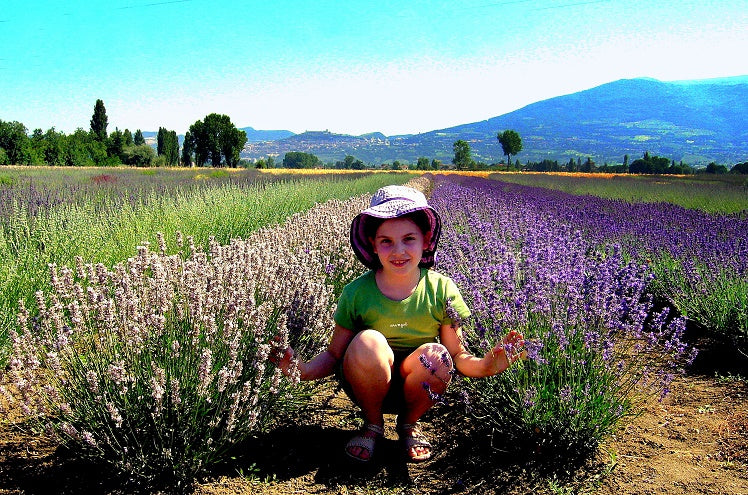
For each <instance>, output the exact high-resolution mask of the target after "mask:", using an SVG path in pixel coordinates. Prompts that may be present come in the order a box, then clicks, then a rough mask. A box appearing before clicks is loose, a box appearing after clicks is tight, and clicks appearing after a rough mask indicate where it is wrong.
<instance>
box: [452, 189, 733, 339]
mask: <svg viewBox="0 0 748 495" xmlns="http://www.w3.org/2000/svg"><path fill="white" fill-rule="evenodd" d="M456 180H459V181H460V182H462V183H463V184H464V185H465V186H466V187H471V188H474V189H475V190H476V191H478V193H479V194H481V195H483V196H484V197H493V196H498V197H500V198H501V201H503V202H504V203H506V204H507V205H509V204H514V205H516V208H521V209H530V210H532V211H535V212H537V213H538V214H539V215H542V216H543V217H544V218H547V219H548V220H549V221H552V222H553V224H554V226H555V227H554V228H565V229H571V230H573V231H575V232H578V233H579V234H578V235H580V236H581V237H582V238H583V239H584V241H585V242H588V243H590V244H591V245H611V244H617V245H619V246H620V248H621V249H622V250H623V253H624V255H625V256H626V257H627V258H630V259H633V260H636V261H637V262H640V263H646V264H647V265H649V266H650V267H651V268H652V270H653V272H654V273H656V275H657V277H656V278H655V279H654V280H652V281H651V283H650V285H649V290H650V291H651V292H652V293H653V294H654V295H655V296H657V297H658V298H661V299H663V300H665V301H667V302H668V303H669V304H670V305H672V306H673V307H674V308H676V309H677V310H678V311H679V312H681V313H682V314H683V315H685V316H686V317H688V318H689V319H690V320H692V321H694V322H695V323H697V324H700V325H701V326H703V327H705V328H707V329H711V330H713V331H716V332H721V333H723V334H725V335H727V336H728V337H729V338H733V339H734V340H736V341H737V343H738V345H739V346H746V344H747V343H748V216H746V215H744V214H730V215H719V214H709V213H705V212H702V211H698V210H691V209H686V208H682V207H680V206H676V205H673V204H670V203H629V202H626V201H622V200H609V199H604V198H599V197H595V196H575V195H571V194H567V193H564V192H560V191H554V190H549V189H544V188H535V187H528V186H521V185H515V184H506V183H499V182H494V181H488V180H482V179H479V178H462V179H456ZM501 228H502V229H508V230H513V229H516V228H517V227H516V226H515V225H511V224H507V223H506V222H505V223H504V224H503V225H502V226H501ZM743 348H744V349H745V347H743Z"/></svg>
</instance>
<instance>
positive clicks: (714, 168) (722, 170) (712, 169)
mask: <svg viewBox="0 0 748 495" xmlns="http://www.w3.org/2000/svg"><path fill="white" fill-rule="evenodd" d="M705 173H707V174H726V173H727V167H725V166H724V165H717V164H716V163H714V162H711V163H710V164H709V165H707V166H706V170H705Z"/></svg>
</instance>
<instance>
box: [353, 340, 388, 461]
mask: <svg viewBox="0 0 748 495" xmlns="http://www.w3.org/2000/svg"><path fill="white" fill-rule="evenodd" d="M394 360H395V356H394V354H393V353H392V349H391V348H390V346H389V344H388V343H387V339H385V338H384V335H382V334H381V333H379V332H377V331H376V330H364V331H362V332H359V333H358V334H357V335H356V336H355V337H354V338H353V340H352V341H351V343H350V344H349V345H348V349H347V350H346V351H345V356H344V357H343V376H344V377H345V380H346V381H347V382H348V383H349V384H350V386H351V389H352V390H353V396H354V397H355V401H356V404H358V406H359V407H360V408H361V412H362V414H363V416H364V421H366V423H368V424H373V425H376V426H379V427H382V426H384V416H383V414H382V402H383V401H384V398H385V396H386V395H387V392H388V391H389V389H390V382H391V380H392V366H393V363H394ZM363 434H364V435H369V436H370V435H375V433H373V432H372V431H370V430H367V431H365V432H364V433H363ZM370 438H373V437H370ZM366 450H367V449H365V448H362V447H359V446H357V445H350V446H349V449H348V453H349V454H350V455H352V456H353V457H357V458H360V459H361V460H368V458H369V457H370V456H371V454H372V452H366Z"/></svg>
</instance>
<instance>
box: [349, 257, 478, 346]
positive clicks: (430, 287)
mask: <svg viewBox="0 0 748 495" xmlns="http://www.w3.org/2000/svg"><path fill="white" fill-rule="evenodd" d="M374 275H375V272H374V271H369V272H366V273H365V274H363V275H361V276H360V277H359V278H357V279H356V280H354V281H352V282H351V283H349V284H348V285H346V286H345V288H343V293H342V294H341V295H340V299H339V300H338V307H337V309H336V311H335V323H337V324H338V325H340V326H342V327H343V328H347V329H349V330H353V331H354V332H360V331H361V330H366V329H369V328H371V329H374V330H377V331H379V332H381V333H382V334H383V335H384V336H385V337H386V338H387V342H389V344H390V347H392V348H393V349H394V350H409V349H415V348H416V347H418V346H420V345H421V344H425V343H428V342H434V340H435V338H436V337H437V336H438V335H439V328H440V327H441V325H442V324H450V323H452V319H451V318H449V317H448V316H447V314H446V307H447V301H451V305H452V307H453V308H454V309H455V311H456V312H457V314H458V315H460V318H463V319H465V318H467V317H468V316H470V310H469V309H468V307H467V305H466V304H465V301H464V300H463V299H462V295H461V294H460V291H459V289H458V288H457V285H455V283H454V282H453V281H452V279H450V278H449V277H446V276H444V275H441V274H440V273H437V272H435V271H433V270H428V269H425V268H422V269H421V279H420V281H419V282H418V286H417V287H416V289H415V291H413V293H412V294H411V295H410V296H408V297H407V298H406V299H403V300H402V301H394V300H392V299H390V298H388V297H387V296H385V295H384V294H382V292H381V291H380V290H379V287H377V282H376V279H375V277H374Z"/></svg>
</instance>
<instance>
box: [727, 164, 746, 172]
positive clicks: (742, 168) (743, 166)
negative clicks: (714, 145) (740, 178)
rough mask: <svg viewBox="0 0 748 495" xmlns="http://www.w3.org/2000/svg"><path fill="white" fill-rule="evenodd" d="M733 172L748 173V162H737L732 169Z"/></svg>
mask: <svg viewBox="0 0 748 495" xmlns="http://www.w3.org/2000/svg"><path fill="white" fill-rule="evenodd" d="M730 173H731V174H748V162H743V163H736V164H735V165H734V166H733V167H732V168H731V169H730Z"/></svg>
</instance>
